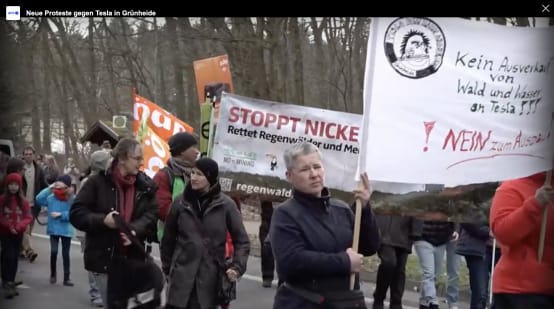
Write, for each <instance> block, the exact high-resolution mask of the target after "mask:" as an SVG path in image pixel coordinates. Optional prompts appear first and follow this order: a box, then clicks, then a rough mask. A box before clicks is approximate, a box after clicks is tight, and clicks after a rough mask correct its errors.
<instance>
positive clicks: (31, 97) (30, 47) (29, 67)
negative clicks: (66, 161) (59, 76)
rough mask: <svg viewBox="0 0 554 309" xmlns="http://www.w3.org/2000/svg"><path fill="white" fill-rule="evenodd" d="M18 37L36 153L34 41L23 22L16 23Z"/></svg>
mask: <svg viewBox="0 0 554 309" xmlns="http://www.w3.org/2000/svg"><path fill="white" fill-rule="evenodd" d="M18 26H19V28H18V35H19V38H20V39H21V40H22V41H23V42H24V43H23V47H24V50H25V53H26V54H24V55H22V57H23V60H22V61H23V68H24V70H25V76H26V78H25V80H26V82H27V85H26V87H25V88H26V90H27V93H28V95H27V96H26V98H25V99H26V103H28V105H27V106H28V111H29V114H30V116H31V138H32V140H31V144H32V145H33V147H34V148H35V149H37V151H41V148H42V143H41V140H40V117H39V112H38V110H39V104H38V102H37V95H36V94H37V86H36V80H35V72H34V67H35V61H34V59H35V58H34V55H35V42H36V41H35V40H32V39H30V38H29V37H28V36H29V31H31V30H30V29H29V28H28V27H27V26H26V25H25V24H24V23H23V22H18Z"/></svg>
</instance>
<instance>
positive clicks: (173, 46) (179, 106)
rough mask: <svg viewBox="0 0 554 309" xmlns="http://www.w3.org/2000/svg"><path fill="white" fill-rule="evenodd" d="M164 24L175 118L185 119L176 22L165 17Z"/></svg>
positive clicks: (171, 18)
mask: <svg viewBox="0 0 554 309" xmlns="http://www.w3.org/2000/svg"><path fill="white" fill-rule="evenodd" d="M165 22H166V27H167V32H168V41H169V47H170V48H169V53H170V55H171V60H172V61H171V62H172V67H173V86H174V88H175V101H174V104H175V107H176V110H177V117H178V118H179V119H187V117H186V116H187V115H186V108H185V90H184V88H183V70H182V68H181V65H180V59H179V55H180V54H181V49H180V47H179V39H178V37H177V21H176V20H175V19H174V18H173V17H166V18H165Z"/></svg>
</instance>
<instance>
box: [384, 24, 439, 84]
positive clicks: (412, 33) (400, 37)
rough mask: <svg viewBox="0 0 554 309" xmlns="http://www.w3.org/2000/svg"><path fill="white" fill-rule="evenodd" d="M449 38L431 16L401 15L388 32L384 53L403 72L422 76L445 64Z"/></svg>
mask: <svg viewBox="0 0 554 309" xmlns="http://www.w3.org/2000/svg"><path fill="white" fill-rule="evenodd" d="M445 47H446V41H445V40H444V34H443V33H442V30H441V28H440V27H439V26H438V25H437V24H436V23H435V22H434V21H432V20H430V19H428V18H416V17H402V18H398V19H396V20H394V21H393V22H392V23H391V24H390V25H389V26H388V28H387V31H386V32H385V55H386V57H387V59H388V60H389V63H390V64H391V66H392V67H393V68H394V70H395V71H396V72H398V73H399V74H400V75H402V76H406V77H409V78H423V77H426V76H429V75H431V74H433V73H435V72H436V71H437V70H438V69H439V67H440V66H441V64H442V58H443V56H444V50H445Z"/></svg>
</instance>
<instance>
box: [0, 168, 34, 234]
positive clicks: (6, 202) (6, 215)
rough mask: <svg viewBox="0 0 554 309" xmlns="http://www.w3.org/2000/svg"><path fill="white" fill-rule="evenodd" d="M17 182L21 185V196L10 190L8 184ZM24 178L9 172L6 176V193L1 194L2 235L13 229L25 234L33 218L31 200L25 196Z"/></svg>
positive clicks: (0, 228)
mask: <svg viewBox="0 0 554 309" xmlns="http://www.w3.org/2000/svg"><path fill="white" fill-rule="evenodd" d="M12 182H15V183H17V184H18V185H19V193H18V194H19V197H20V199H18V198H17V196H16V195H15V194H11V193H9V191H8V184H9V183H12ZM22 188H23V179H22V177H21V175H19V174H17V173H11V174H8V175H7V176H6V178H5V188H4V192H5V193H4V194H3V195H0V235H11V234H12V233H11V231H10V230H11V229H12V228H13V229H15V230H16V232H17V234H23V233H24V232H25V229H26V228H27V226H28V225H29V224H30V223H31V221H32V220H33V216H32V215H31V208H30V206H29V202H28V201H27V199H25V197H24V196H23V192H22V191H21V190H22Z"/></svg>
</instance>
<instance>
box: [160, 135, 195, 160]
mask: <svg viewBox="0 0 554 309" xmlns="http://www.w3.org/2000/svg"><path fill="white" fill-rule="evenodd" d="M167 143H168V144H169V151H170V152H171V156H173V157H175V156H178V155H179V154H180V153H181V152H183V151H185V150H187V149H189V148H190V147H192V146H194V145H198V142H197V141H196V138H194V136H193V135H192V134H190V133H187V132H179V133H177V134H174V135H173V136H171V137H170V138H169V141H168V142H167Z"/></svg>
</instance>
